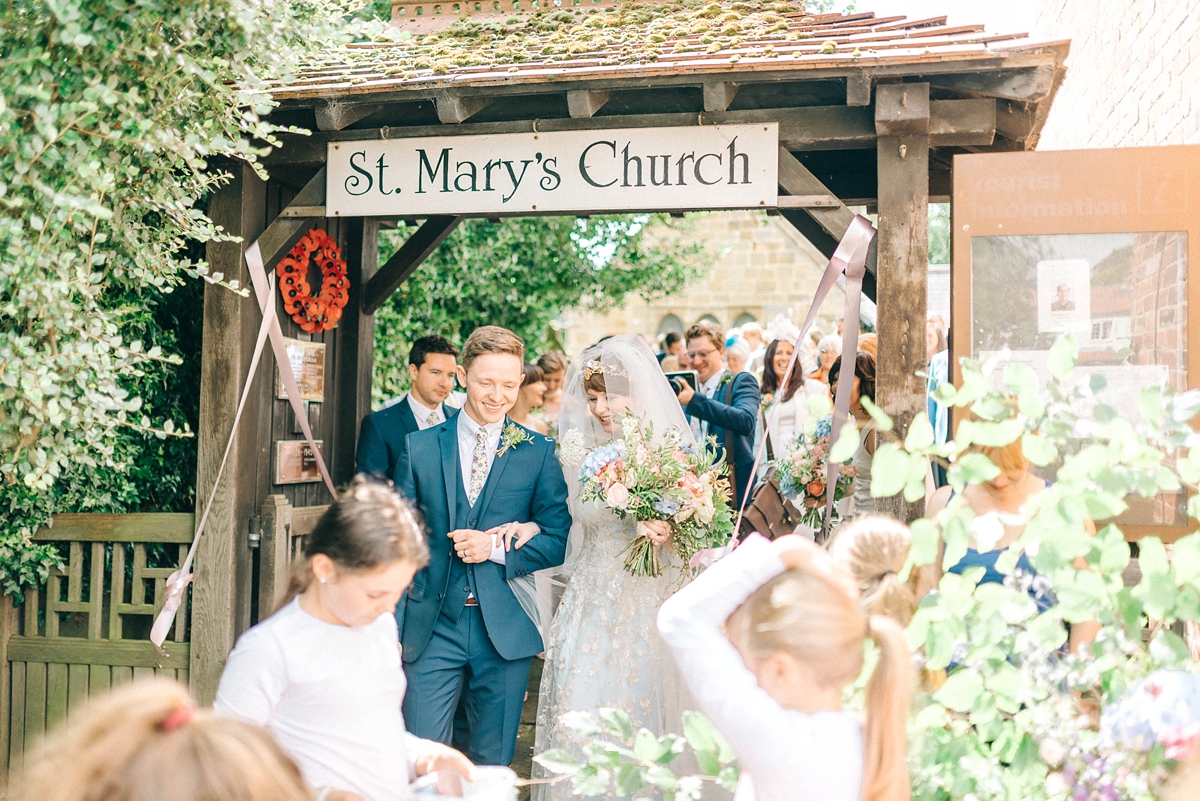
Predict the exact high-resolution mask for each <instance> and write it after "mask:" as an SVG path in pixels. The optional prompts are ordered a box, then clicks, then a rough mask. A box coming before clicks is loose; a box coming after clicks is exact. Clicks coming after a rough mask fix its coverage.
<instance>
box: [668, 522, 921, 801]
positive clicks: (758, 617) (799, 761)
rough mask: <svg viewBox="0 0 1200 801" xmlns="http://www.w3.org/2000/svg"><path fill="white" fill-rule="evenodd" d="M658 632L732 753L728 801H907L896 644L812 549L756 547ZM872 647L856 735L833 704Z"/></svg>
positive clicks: (690, 591) (904, 702)
mask: <svg viewBox="0 0 1200 801" xmlns="http://www.w3.org/2000/svg"><path fill="white" fill-rule="evenodd" d="M722 626H724V632H723V631H722ZM658 627H659V630H660V631H661V632H662V635H663V637H664V638H665V639H666V641H667V642H668V643H669V644H670V646H671V648H672V650H673V651H674V652H675V658H676V660H677V661H678V663H679V667H680V670H682V671H683V675H684V677H685V678H686V679H687V682H688V685H689V686H690V687H691V689H692V692H693V693H694V695H695V697H696V700H697V703H698V704H699V706H700V709H701V711H703V712H704V713H705V714H706V715H708V716H709V718H710V719H711V720H712V722H713V724H714V725H716V727H717V729H719V730H720V732H721V733H722V734H724V735H725V737H726V738H727V739H728V740H729V743H730V745H731V746H732V747H733V750H734V752H735V753H736V754H737V759H738V763H739V764H740V765H741V768H742V774H741V779H740V780H739V782H738V788H737V793H736V794H735V796H734V798H735V801H755V799H757V801H860V799H861V801H907V799H908V798H909V796H910V784H909V778H908V769H907V767H906V766H905V763H904V756H905V736H904V724H905V718H906V715H907V712H908V703H909V696H910V693H911V686H910V673H911V665H910V662H909V653H908V649H907V648H906V646H905V643H904V636H903V632H902V630H901V628H900V626H899V624H898V623H897V622H896V621H895V620H893V619H891V618H889V617H883V616H872V617H867V616H866V615H865V614H864V613H863V611H862V609H861V607H860V605H859V599H858V589H857V587H856V586H855V585H854V581H853V580H852V579H851V578H850V576H849V575H848V574H847V573H845V572H844V571H843V570H841V569H840V568H838V567H836V566H835V565H834V564H833V562H832V560H831V559H830V557H829V555H828V554H827V553H826V552H825V551H824V550H823V549H822V548H821V547H820V546H817V545H814V544H813V543H811V542H809V541H808V540H807V539H805V538H803V537H799V536H794V535H793V536H787V537H780V538H779V539H778V540H776V541H775V542H773V543H772V542H768V541H767V540H766V539H764V538H762V537H760V536H758V535H754V536H752V537H751V538H749V539H748V540H746V541H745V542H744V543H743V544H742V545H741V546H740V547H738V548H737V549H736V550H735V551H733V553H731V554H730V555H728V556H726V557H725V558H724V559H722V560H721V561H719V562H717V563H716V564H715V565H714V566H712V567H711V568H709V569H708V570H707V571H706V572H704V573H703V574H701V575H700V577H699V578H697V579H696V580H695V581H694V582H692V584H690V585H689V586H687V587H685V588H684V589H682V590H680V592H679V593H678V594H677V595H675V597H673V598H671V599H670V600H669V601H667V602H666V603H665V604H664V605H663V608H662V611H661V612H660V613H659V617H658ZM726 633H727V634H728V635H729V639H727V638H726ZM868 638H870V639H872V640H874V641H875V643H876V645H877V646H878V647H879V661H878V663H877V665H876V667H875V670H874V673H873V674H872V675H871V677H870V680H869V682H868V684H867V696H866V720H865V723H862V724H860V723H859V721H858V719H857V717H855V716H854V715H852V714H850V713H848V712H845V711H844V710H843V709H842V701H841V696H842V689H843V688H844V687H845V686H846V685H847V684H849V683H850V682H852V681H854V680H855V679H856V678H858V675H859V673H861V672H862V667H863V656H864V655H863V641H864V640H865V639H868ZM730 639H732V642H731V641H730Z"/></svg>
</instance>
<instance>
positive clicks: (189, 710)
mask: <svg viewBox="0 0 1200 801" xmlns="http://www.w3.org/2000/svg"><path fill="white" fill-rule="evenodd" d="M195 716H196V704H195V703H194V702H192V701H186V702H184V703H182V704H180V705H179V706H177V707H175V708H174V709H172V710H171V714H169V715H167V716H166V717H165V718H163V720H162V723H159V724H158V728H160V729H162V730H163V731H175V730H176V729H178V728H179V727H180V726H184V725H186V724H187V723H188V721H190V720H191V719H192V718H193V717H195Z"/></svg>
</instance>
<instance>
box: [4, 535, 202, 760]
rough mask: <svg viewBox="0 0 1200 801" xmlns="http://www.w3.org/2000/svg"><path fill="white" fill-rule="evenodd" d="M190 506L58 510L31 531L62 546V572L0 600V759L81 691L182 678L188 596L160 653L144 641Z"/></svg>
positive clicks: (68, 709) (19, 755)
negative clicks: (178, 509) (21, 595)
mask: <svg viewBox="0 0 1200 801" xmlns="http://www.w3.org/2000/svg"><path fill="white" fill-rule="evenodd" d="M194 525H195V516H194V515H191V514H185V513H180V514H174V513H164V514H126V515H105V514H74V515H55V517H54V523H53V526H52V527H50V528H44V529H42V530H41V531H39V532H38V534H37V535H36V536H35V537H34V539H35V540H38V541H41V542H52V543H55V544H56V545H57V546H58V547H59V548H61V549H62V552H63V556H64V561H65V562H66V564H65V566H64V569H63V570H54V571H52V572H51V574H50V577H49V579H48V581H47V582H46V585H45V586H44V587H42V588H40V589H38V590H37V591H33V590H30V591H28V592H27V593H26V595H25V601H24V603H22V604H20V605H17V606H14V605H13V603H12V599H11V598H8V597H5V598H3V600H2V601H0V604H2V606H0V703H3V705H4V706H5V707H7V710H8V711H9V714H8V715H7V716H4V715H2V714H0V767H4V768H7V770H8V771H9V772H13V771H17V770H20V768H21V764H22V759H23V755H24V753H25V752H26V751H27V750H28V749H29V748H31V747H32V746H34V745H36V744H37V742H38V741H40V740H41V739H42V737H43V736H44V735H45V733H46V731H47V730H48V729H50V728H52V727H53V726H54V725H55V724H56V723H58V722H59V721H61V720H62V719H64V718H67V717H69V716H71V715H72V714H74V713H76V712H77V711H78V710H80V709H82V708H83V707H84V706H86V704H87V700H88V697H89V696H91V695H96V694H99V693H103V692H105V691H106V690H108V689H109V688H110V687H113V686H116V685H119V684H123V683H124V682H127V681H131V680H132V679H134V678H144V677H148V676H155V675H157V676H166V677H169V678H172V679H176V680H178V681H181V682H183V683H184V684H186V683H187V682H188V659H189V656H190V648H189V634H190V626H189V614H188V612H189V609H190V606H191V598H190V595H191V592H190V590H189V592H188V593H187V594H186V595H185V598H184V603H183V604H182V605H181V607H180V610H179V614H178V615H177V617H176V618H175V625H174V627H173V628H172V630H171V632H170V633H169V634H168V637H167V642H166V643H165V644H164V650H165V651H166V654H165V655H163V654H160V653H159V652H158V651H157V650H156V649H155V648H154V646H153V645H151V643H150V641H149V639H148V638H149V634H150V626H151V624H152V622H153V620H154V616H155V615H156V614H157V613H158V611H159V610H160V609H162V606H163V594H164V590H165V586H166V580H167V577H168V576H169V575H170V574H171V572H172V571H173V570H175V568H176V567H178V566H179V565H180V564H181V563H182V562H183V558H184V556H185V555H186V554H187V549H188V545H189V544H190V543H191V541H192V534H193V531H194Z"/></svg>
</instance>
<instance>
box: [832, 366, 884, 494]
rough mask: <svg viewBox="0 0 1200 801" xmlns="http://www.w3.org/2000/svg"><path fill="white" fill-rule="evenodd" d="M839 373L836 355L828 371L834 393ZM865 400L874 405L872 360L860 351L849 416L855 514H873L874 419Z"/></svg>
mask: <svg viewBox="0 0 1200 801" xmlns="http://www.w3.org/2000/svg"><path fill="white" fill-rule="evenodd" d="M841 372H842V357H841V356H839V357H838V358H837V360H836V361H834V363H833V366H832V367H830V368H829V386H830V389H831V390H832V391H833V392H835V393H836V392H837V382H838V377H839V376H840V375H841ZM863 398H866V399H868V400H869V401H871V402H872V403H874V402H875V357H874V356H872V355H871V354H869V353H867V352H866V351H861V350H860V351H859V352H858V354H857V356H855V359H854V386H853V387H852V389H851V391H850V414H852V415H854V422H855V423H856V424H857V426H858V434H859V438H858V450H856V451H855V452H854V462H853V464H854V471H855V472H854V509H853V513H854V514H856V515H865V514H870V513H872V512H874V511H875V499H874V498H872V497H871V463H872V462H873V461H874V459H875V420H874V419H873V418H872V417H871V415H870V413H868V412H867V410H866V407H864V406H863V404H862V399H863Z"/></svg>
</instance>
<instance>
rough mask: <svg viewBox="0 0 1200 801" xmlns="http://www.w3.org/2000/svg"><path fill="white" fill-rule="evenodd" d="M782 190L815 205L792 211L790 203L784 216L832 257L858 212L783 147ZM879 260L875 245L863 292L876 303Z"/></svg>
mask: <svg viewBox="0 0 1200 801" xmlns="http://www.w3.org/2000/svg"><path fill="white" fill-rule="evenodd" d="M779 188H780V189H782V190H783V191H784V192H787V193H788V195H791V196H795V197H801V198H805V202H806V203H811V204H812V205H806V206H804V207H802V208H789V207H788V204H786V203H785V204H781V206H782V207H781V208H780V209H779V214H780V216H782V217H783V218H784V219H785V220H787V221H788V222H789V223H791V224H792V225H794V226H795V227H796V230H798V231H799V232H800V233H801V234H803V235H804V237H805V238H806V239H807V240H808V241H809V242H812V243H813V245H814V246H815V247H816V248H817V250H819V251H821V252H822V253H824V254H825V255H826V256H832V255H833V251H834V250H835V249H836V248H837V245H838V242H840V241H841V239H842V237H843V236H844V235H845V233H846V229H847V228H849V227H850V222H851V221H852V220H853V219H854V212H853V211H851V210H850V208H849V207H848V206H846V204H845V203H842V202H841V201H840V200H838V199H837V196H836V195H834V194H833V192H830V191H829V189H828V188H827V187H826V186H825V184H823V183H821V180H820V179H819V178H817V176H815V175H813V174H812V172H811V171H810V170H809V169H808V168H807V167H805V166H804V165H803V164H801V163H800V160H799V159H797V158H796V157H795V156H793V155H792V153H791V151H789V150H788V149H787V148H786V147H783V146H780V148H779ZM818 197H820V198H821V205H816V204H815V202H814V201H815V200H816V198H818ZM827 199H832V200H835V201H837V202H836V205H825V203H827V202H828V200H827ZM781 200H782V198H781ZM876 261H877V259H876V256H875V247H874V245H872V246H871V250H870V251H869V252H868V254H867V274H866V276H864V278H863V293H864V294H865V295H866V296H867V297H869V298H870V299H871V300H875V271H876Z"/></svg>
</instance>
